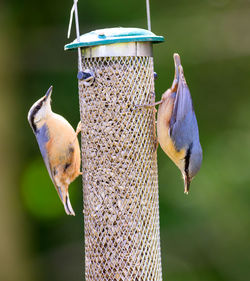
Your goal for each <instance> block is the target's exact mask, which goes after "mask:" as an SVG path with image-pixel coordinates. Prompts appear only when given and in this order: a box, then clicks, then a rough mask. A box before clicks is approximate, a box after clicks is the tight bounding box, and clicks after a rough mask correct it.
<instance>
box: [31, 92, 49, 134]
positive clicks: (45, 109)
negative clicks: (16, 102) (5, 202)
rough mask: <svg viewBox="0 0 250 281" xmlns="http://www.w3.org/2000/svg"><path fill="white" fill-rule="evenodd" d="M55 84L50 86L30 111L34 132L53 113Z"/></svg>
mask: <svg viewBox="0 0 250 281" xmlns="http://www.w3.org/2000/svg"><path fill="white" fill-rule="evenodd" d="M52 90H53V86H50V88H49V89H48V91H47V93H46V94H45V96H43V97H42V98H40V99H39V100H38V101H36V102H35V103H34V104H33V105H32V106H31V108H30V110H29V113H28V121H29V123H30V126H31V128H32V129H33V131H34V132H36V131H37V129H38V128H39V127H40V125H42V124H43V121H44V120H45V119H46V117H47V116H48V115H49V114H50V113H51V105H50V104H51V94H52Z"/></svg>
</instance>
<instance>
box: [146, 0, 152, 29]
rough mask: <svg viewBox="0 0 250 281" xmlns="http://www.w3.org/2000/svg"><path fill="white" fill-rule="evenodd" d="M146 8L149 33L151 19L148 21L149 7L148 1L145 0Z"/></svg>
mask: <svg viewBox="0 0 250 281" xmlns="http://www.w3.org/2000/svg"><path fill="white" fill-rule="evenodd" d="M146 7H147V21H148V30H149V31H151V19H150V6H149V0H146Z"/></svg>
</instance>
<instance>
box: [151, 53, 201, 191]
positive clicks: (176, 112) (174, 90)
mask: <svg viewBox="0 0 250 281" xmlns="http://www.w3.org/2000/svg"><path fill="white" fill-rule="evenodd" d="M174 63H175V77H174V81H173V84H172V86H171V88H170V89H168V90H167V91H166V92H165V93H164V94H163V95H162V98H161V101H159V102H157V103H155V104H152V105H148V106H155V105H157V104H159V109H158V116H157V138H158V142H159V144H160V146H161V148H162V149H163V151H164V152H165V153H166V154H167V155H168V156H169V158H170V159H171V160H172V161H173V162H174V163H175V164H176V165H177V167H178V168H179V169H180V170H181V173H182V176H183V179H184V193H186V194H188V192H189V187H190V183H191V181H192V179H193V177H194V176H195V175H196V174H197V173H198V171H199V169H200V166H201V162H202V148H201V145H200V140H199V130H198V124H197V120H196V116H195V112H194V108H193V104H192V99H191V95H190V92H189V88H188V86H187V83H186V79H185V77H184V73H183V68H182V66H181V61H180V56H179V55H178V54H174ZM148 106H147V107H148Z"/></svg>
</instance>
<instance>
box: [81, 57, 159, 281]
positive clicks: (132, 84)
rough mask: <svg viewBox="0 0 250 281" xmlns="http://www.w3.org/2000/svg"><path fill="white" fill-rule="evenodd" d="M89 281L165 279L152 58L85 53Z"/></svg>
mask: <svg viewBox="0 0 250 281" xmlns="http://www.w3.org/2000/svg"><path fill="white" fill-rule="evenodd" d="M82 64H83V69H91V70H93V71H94V73H95V82H94V83H93V84H92V85H91V86H85V85H84V83H83V82H82V81H79V95H80V111H81V121H82V163H83V165H82V166H83V194H84V224H85V280H86V281H92V280H96V281H102V280H110V281H111V280H112V281H113V280H114V281H130V280H138V281H139V280H143V281H144V280H150V281H158V280H159V281H161V280H162V272H161V256H160V233H159V199H158V173H157V154H156V136H155V112H154V109H145V108H137V107H136V106H138V105H143V104H149V103H152V102H153V101H154V96H153V92H154V77H153V58H152V57H149V56H141V57H137V56H124V57H117V56H115V57H94V58H93V57H92V58H84V56H83V57H82Z"/></svg>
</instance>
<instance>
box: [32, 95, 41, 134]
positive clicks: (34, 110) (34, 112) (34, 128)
mask: <svg viewBox="0 0 250 281" xmlns="http://www.w3.org/2000/svg"><path fill="white" fill-rule="evenodd" d="M42 105H43V100H41V101H40V102H39V103H38V105H37V106H36V107H35V108H34V109H33V111H32V113H31V118H30V123H31V126H32V129H33V130H34V131H35V132H36V131H37V128H36V124H35V121H34V120H35V115H36V113H37V112H38V111H39V110H40V108H41V107H42Z"/></svg>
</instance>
